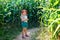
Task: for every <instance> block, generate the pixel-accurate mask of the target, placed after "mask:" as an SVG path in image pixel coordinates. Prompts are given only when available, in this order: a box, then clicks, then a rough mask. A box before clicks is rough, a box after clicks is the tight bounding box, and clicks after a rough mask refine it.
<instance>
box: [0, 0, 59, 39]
mask: <svg viewBox="0 0 60 40" xmlns="http://www.w3.org/2000/svg"><path fill="white" fill-rule="evenodd" d="M22 9H26V10H27V11H28V18H29V21H28V23H29V28H34V27H39V26H40V27H47V30H48V32H50V33H51V39H50V40H55V39H57V38H58V37H60V0H0V40H12V39H13V38H14V37H15V36H16V35H17V34H19V33H20V32H21V30H22V27H21V19H20V15H21V10H22Z"/></svg>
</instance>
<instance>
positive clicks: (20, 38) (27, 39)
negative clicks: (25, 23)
mask: <svg viewBox="0 0 60 40" xmlns="http://www.w3.org/2000/svg"><path fill="white" fill-rule="evenodd" d="M38 30H39V28H33V29H29V30H28V35H29V37H26V38H25V39H23V38H22V33H21V34H19V35H18V36H17V37H16V38H15V39H13V40H32V39H31V35H32V34H33V33H35V32H36V31H38Z"/></svg>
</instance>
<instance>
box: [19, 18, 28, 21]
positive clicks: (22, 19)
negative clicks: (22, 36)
mask: <svg viewBox="0 0 60 40" xmlns="http://www.w3.org/2000/svg"><path fill="white" fill-rule="evenodd" d="M20 18H21V21H28V18H26V19H25V18H23V17H20Z"/></svg>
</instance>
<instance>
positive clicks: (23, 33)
mask: <svg viewBox="0 0 60 40" xmlns="http://www.w3.org/2000/svg"><path fill="white" fill-rule="evenodd" d="M24 36H25V29H24V28H23V30H22V38H24Z"/></svg>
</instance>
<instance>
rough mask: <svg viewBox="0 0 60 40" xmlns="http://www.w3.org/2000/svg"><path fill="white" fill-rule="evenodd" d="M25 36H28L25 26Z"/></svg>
mask: <svg viewBox="0 0 60 40" xmlns="http://www.w3.org/2000/svg"><path fill="white" fill-rule="evenodd" d="M25 36H26V37H29V36H28V34H27V28H25Z"/></svg>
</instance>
